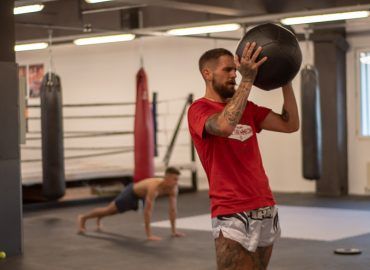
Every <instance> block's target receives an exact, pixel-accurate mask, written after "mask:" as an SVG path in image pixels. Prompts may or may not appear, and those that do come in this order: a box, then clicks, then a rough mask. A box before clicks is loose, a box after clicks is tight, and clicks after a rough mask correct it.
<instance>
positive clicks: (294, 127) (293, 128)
mask: <svg viewBox="0 0 370 270" xmlns="http://www.w3.org/2000/svg"><path fill="white" fill-rule="evenodd" d="M298 130H299V123H297V124H294V125H289V126H288V127H287V128H286V133H294V132H297V131H298Z"/></svg>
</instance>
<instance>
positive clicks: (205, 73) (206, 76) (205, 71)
mask: <svg viewBox="0 0 370 270" xmlns="http://www.w3.org/2000/svg"><path fill="white" fill-rule="evenodd" d="M202 75H203V78H204V79H205V80H206V81H212V79H213V73H212V71H211V70H210V69H209V68H207V67H206V68H204V69H203V70H202Z"/></svg>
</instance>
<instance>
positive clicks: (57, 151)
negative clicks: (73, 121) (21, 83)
mask: <svg viewBox="0 0 370 270" xmlns="http://www.w3.org/2000/svg"><path fill="white" fill-rule="evenodd" d="M40 93H41V96H40V97H41V133H42V172H43V183H42V191H43V195H44V196H45V197H46V198H48V199H50V200H56V199H59V198H61V197H62V196H64V194H65V188H66V184H65V175H64V143H63V114H62V87H61V83H60V78H59V76H57V75H56V74H54V73H47V74H46V75H45V76H44V78H43V81H42V85H41V92H40Z"/></svg>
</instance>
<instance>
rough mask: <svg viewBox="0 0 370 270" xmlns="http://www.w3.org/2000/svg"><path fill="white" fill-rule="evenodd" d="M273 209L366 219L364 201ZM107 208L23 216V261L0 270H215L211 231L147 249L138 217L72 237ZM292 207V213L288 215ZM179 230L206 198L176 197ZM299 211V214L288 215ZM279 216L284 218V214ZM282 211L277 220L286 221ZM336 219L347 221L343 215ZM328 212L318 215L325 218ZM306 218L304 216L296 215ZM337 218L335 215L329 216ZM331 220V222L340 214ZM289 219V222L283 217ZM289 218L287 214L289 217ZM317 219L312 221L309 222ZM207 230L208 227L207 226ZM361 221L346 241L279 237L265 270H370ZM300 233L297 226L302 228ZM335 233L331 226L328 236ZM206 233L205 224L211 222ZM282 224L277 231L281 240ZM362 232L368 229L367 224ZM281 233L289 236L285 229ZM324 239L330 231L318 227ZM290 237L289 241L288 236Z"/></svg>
mask: <svg viewBox="0 0 370 270" xmlns="http://www.w3.org/2000/svg"><path fill="white" fill-rule="evenodd" d="M276 198H277V202H278V205H280V206H282V208H283V209H292V208H291V207H301V208H302V209H305V210H307V209H308V210H310V209H314V212H316V213H320V211H318V209H319V210H320V209H322V210H325V211H331V212H333V211H334V212H335V211H336V210H338V211H339V212H338V211H337V212H338V213H339V220H343V221H344V220H346V219H348V217H347V216H346V215H347V214H349V217H350V216H351V213H352V212H353V213H358V212H359V213H361V215H362V216H363V217H365V218H367V216H370V203H369V202H370V198H365V197H345V198H340V199H338V198H323V197H316V196H314V195H309V194H276ZM102 205H105V203H95V204H89V205H81V206H70V207H63V208H52V209H46V210H45V209H44V210H27V211H26V212H25V213H24V224H23V226H24V255H23V256H19V257H11V258H7V259H5V260H0V269H1V270H66V269H68V270H80V269H89V270H95V269H96V270H98V269H111V270H114V269H119V270H121V269H125V270H136V269H141V270H156V269H161V270H166V269H182V270H188V269H189V270H192V269H194V270H206V269H207V270H214V269H216V262H215V252H214V241H213V239H212V236H211V233H210V232H209V231H204V230H203V231H202V230H194V229H181V231H183V232H185V233H186V237H184V238H176V239H175V238H171V237H170V236H169V233H170V232H169V229H168V228H161V227H153V232H154V233H155V234H156V235H159V236H161V237H163V240H162V241H160V242H148V241H146V240H145V237H144V225H143V218H142V214H143V213H142V211H141V210H139V211H138V212H129V213H125V214H122V215H116V216H113V217H108V218H106V219H104V220H103V226H104V227H103V231H102V232H95V231H94V222H93V221H92V222H89V223H88V224H87V227H88V229H89V231H88V232H87V233H86V234H85V235H78V234H76V216H77V215H78V214H79V213H82V212H85V211H87V210H90V209H91V208H92V207H96V206H102ZM289 207H290V208H289ZM178 208H179V213H178V216H179V224H181V219H182V218H188V217H196V216H199V215H206V214H209V200H208V195H207V191H200V192H197V193H185V194H180V195H179V199H178ZM294 209H297V208H294ZM284 211H285V210H284ZM284 211H282V212H281V213H280V217H281V219H284ZM341 211H344V212H343V213H346V214H345V215H343V216H342V215H341V213H342V212H341ZM331 212H323V213H324V215H326V216H327V217H331V214H330V213H331ZM302 213H304V211H303V212H302ZM335 213H336V212H335ZM338 213H336V214H338ZM287 215H288V214H287ZM289 215H290V214H289ZM167 218H168V217H167V200H166V199H164V198H160V199H158V201H157V203H156V206H155V211H154V213H153V221H154V224H155V223H156V222H160V221H164V220H167ZM302 219H313V220H314V222H313V223H312V221H311V222H308V221H307V222H305V221H304V220H303V223H301V225H300V227H299V228H296V229H298V230H300V231H301V232H302V235H305V232H307V231H309V229H310V228H309V227H308V226H310V225H309V224H318V226H319V227H320V222H324V221H323V219H322V217H316V216H315V215H312V216H308V217H307V214H305V215H303V216H302V218H301V220H302ZM315 219H317V221H315ZM207 222H208V221H207ZM286 222H288V223H289V220H286ZM361 222H363V221H362V220H361V218H359V219H356V220H352V221H351V222H349V223H348V224H353V226H352V225H348V226H347V227H345V230H346V232H351V230H352V233H350V235H354V236H350V237H344V238H343V237H342V238H341V237H339V239H336V240H333V239H332V240H307V239H300V238H299V236H298V237H297V238H294V237H284V233H283V237H282V238H281V239H280V240H279V241H278V242H277V243H276V245H275V248H274V251H273V256H272V259H271V262H270V267H269V269H270V270H290V269H295V270H306V269H307V270H315V269H320V270H329V269H333V270H334V269H335V270H342V269H343V270H344V269H346V270H347V269H356V270H362V269H363V270H365V269H366V270H368V269H370V226H368V224H369V223H367V226H368V227H369V229H368V232H366V231H365V232H358V234H357V233H356V232H353V230H356V228H357V227H356V226H355V225H356V224H358V223H361ZM306 223H307V226H306V227H305V226H304V225H302V224H306ZM337 224H338V225H340V222H337V221H335V222H333V223H332V225H331V226H332V229H333V230H334V229H335V227H336V226H337ZM209 225H210V222H209ZM283 225H284V224H283V223H282V230H283V232H284V226H283ZM365 225H366V224H365ZM285 229H287V228H285ZM322 230H325V231H322V232H321V234H322V235H326V234H329V233H330V231H331V229H330V227H328V226H322ZM287 235H289V233H288V234H287ZM340 247H344V248H350V247H356V248H359V249H361V250H362V254H361V255H352V256H349V255H335V254H334V253H333V250H334V249H336V248H340Z"/></svg>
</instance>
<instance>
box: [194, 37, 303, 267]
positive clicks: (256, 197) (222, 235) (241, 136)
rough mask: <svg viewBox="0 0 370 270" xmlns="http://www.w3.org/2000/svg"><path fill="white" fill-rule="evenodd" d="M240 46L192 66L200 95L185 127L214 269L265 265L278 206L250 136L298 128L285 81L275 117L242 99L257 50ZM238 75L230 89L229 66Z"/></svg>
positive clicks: (255, 67) (275, 235) (255, 66)
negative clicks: (198, 168)
mask: <svg viewBox="0 0 370 270" xmlns="http://www.w3.org/2000/svg"><path fill="white" fill-rule="evenodd" d="M255 47H256V44H255V42H253V43H247V44H246V47H245V49H244V52H243V55H242V57H241V59H239V58H238V57H235V59H234V57H233V55H232V53H231V52H229V51H227V50H225V49H221V48H219V49H213V50H209V51H207V52H205V53H204V54H203V55H202V56H201V58H200V59H199V69H200V72H201V74H202V76H203V79H204V81H205V83H206V93H205V95H204V97H203V98H200V99H198V100H196V101H195V102H194V103H193V104H192V105H191V106H190V108H189V111H188V122H189V130H190V134H191V136H192V139H193V141H194V145H195V147H196V149H197V152H198V155H199V158H200V160H201V163H202V165H203V167H204V170H205V172H206V174H207V177H208V181H209V187H210V188H209V195H210V198H211V211H212V229H213V236H214V238H215V245H216V256H217V265H218V269H219V270H223V269H228V270H239V269H243V270H244V269H266V267H267V265H268V262H269V260H270V257H271V253H272V247H273V243H274V241H275V240H276V239H278V238H279V236H280V226H279V220H278V213H277V208H276V207H275V201H274V198H273V195H272V193H271V190H270V187H269V183H268V178H267V176H266V173H265V171H264V168H263V164H262V159H261V154H260V151H259V147H258V141H257V136H256V134H257V133H258V132H260V131H261V130H262V129H266V130H271V131H278V132H286V133H290V132H294V131H297V130H298V128H299V117H298V109H297V103H296V100H295V97H294V93H293V88H292V85H291V83H288V84H287V85H285V86H283V87H282V92H283V97H284V104H283V110H282V113H281V114H277V113H275V112H273V111H271V110H270V109H267V108H264V107H260V106H257V105H256V104H254V103H253V102H251V101H248V96H249V93H250V91H251V88H252V85H253V82H254V79H255V77H256V75H257V71H258V68H259V67H260V66H261V65H262V64H263V63H264V62H265V61H268V59H267V58H266V57H264V58H262V59H261V60H259V61H257V60H256V59H257V57H258V55H259V54H260V52H261V51H262V48H261V47H259V48H255ZM237 70H238V71H239V73H240V74H241V76H242V78H241V81H240V84H239V86H238V87H237V89H236V90H235V87H236V82H235V79H236V71H237Z"/></svg>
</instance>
